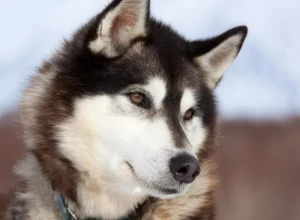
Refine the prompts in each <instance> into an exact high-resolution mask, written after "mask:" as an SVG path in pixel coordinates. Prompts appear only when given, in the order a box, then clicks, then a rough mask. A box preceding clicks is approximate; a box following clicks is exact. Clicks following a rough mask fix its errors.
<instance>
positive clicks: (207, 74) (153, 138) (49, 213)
mask: <svg viewBox="0 0 300 220" xmlns="http://www.w3.org/2000/svg"><path fill="white" fill-rule="evenodd" d="M246 35H247V28H246V27H245V26H239V27H236V28H233V29H230V30H228V31H226V32H225V33H223V34H221V35H219V36H216V37H213V38H210V39H206V40H196V41H188V40H186V39H184V38H183V37H182V36H180V35H179V34H178V33H176V32H175V31H174V30H173V29H172V28H170V27H169V26H167V25H165V24H163V23H161V22H159V21H156V20H155V19H153V18H151V16H150V1H149V0H114V1H113V2H112V3H111V4H109V5H108V6H107V7H106V9H105V10H104V11H102V12H101V13H100V14H98V15H97V16H95V17H94V18H93V19H91V20H90V21H89V22H88V23H86V24H85V25H84V26H83V27H81V28H80V29H79V30H78V31H77V32H76V33H75V34H74V36H73V37H72V39H70V40H68V41H65V43H64V45H63V46H62V48H61V49H60V50H59V51H58V52H57V53H56V54H55V55H54V56H53V57H52V58H51V59H50V60H48V61H46V62H45V63H44V64H43V65H41V67H40V68H39V69H38V71H37V74H36V75H35V76H34V77H33V78H32V82H31V85H30V86H29V88H28V89H27V91H26V92H25V93H24V96H23V99H22V103H21V107H20V109H21V110H20V123H21V126H22V129H23V140H24V142H25V145H26V148H27V151H28V154H27V156H26V158H25V159H24V160H23V161H21V162H20V163H19V164H18V165H17V168H16V173H17V175H18V177H19V180H20V184H19V187H17V189H16V191H15V194H14V198H13V200H12V202H11V205H10V208H9V210H8V212H7V215H6V219H14V220H21V219H22V220H24V219H26V220H27V219H28V220H63V219H65V220H67V219H78V220H79V219H89V218H95V219H109V220H111V219H113V220H118V219H135V220H138V219H141V220H151V219H153V220H161V219H164V220H186V219H205V220H214V219H216V202H215V199H214V194H215V189H216V186H217V182H218V181H217V177H216V159H215V151H216V150H215V147H214V146H215V135H216V120H217V119H216V115H217V110H216V104H215V98H214V90H215V88H216V86H217V85H218V83H219V82H220V80H221V78H222V76H223V73H224V72H225V71H226V69H227V68H228V67H229V65H230V64H231V63H232V62H233V60H234V59H235V58H236V56H237V55H238V53H239V51H240V49H241V47H242V44H243V42H244V40H245V37H246Z"/></svg>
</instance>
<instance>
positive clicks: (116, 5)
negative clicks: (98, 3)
mask: <svg viewBox="0 0 300 220" xmlns="http://www.w3.org/2000/svg"><path fill="white" fill-rule="evenodd" d="M149 8H150V2H149V0H114V1H113V2H112V3H111V4H110V5H108V6H107V8H106V9H105V10H104V12H103V13H102V14H100V16H98V18H97V19H96V21H95V22H96V23H95V25H96V28H95V30H94V31H95V32H96V33H93V37H92V39H91V40H90V41H89V42H88V48H89V49H90V50H91V51H92V52H93V53H95V54H99V53H101V54H103V55H104V56H107V57H116V56H118V55H120V54H122V53H123V52H124V51H126V50H127V49H128V47H129V46H130V45H131V43H132V42H133V41H134V40H135V39H137V38H140V37H145V36H146V35H147V22H148V20H149V13H150V12H149Z"/></svg>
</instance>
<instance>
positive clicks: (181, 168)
mask: <svg viewBox="0 0 300 220" xmlns="http://www.w3.org/2000/svg"><path fill="white" fill-rule="evenodd" d="M188 170H189V165H188V164H184V165H183V166H182V167H179V170H178V171H177V170H175V171H176V172H177V173H181V174H185V173H187V172H188Z"/></svg>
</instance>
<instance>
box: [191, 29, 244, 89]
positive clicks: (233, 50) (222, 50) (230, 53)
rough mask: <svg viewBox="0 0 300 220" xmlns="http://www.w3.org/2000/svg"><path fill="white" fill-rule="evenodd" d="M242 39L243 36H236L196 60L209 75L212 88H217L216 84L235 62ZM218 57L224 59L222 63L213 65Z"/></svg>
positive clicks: (209, 83)
mask: <svg viewBox="0 0 300 220" xmlns="http://www.w3.org/2000/svg"><path fill="white" fill-rule="evenodd" d="M242 38H243V36H242V35H241V34H238V35H234V36H232V37H230V38H228V39H227V40H225V41H224V42H222V43H221V44H220V45H219V46H217V47H216V48H214V49H213V50H211V51H209V52H208V53H206V54H204V55H202V56H200V57H197V58H196V62H198V63H199V64H200V66H201V67H202V68H204V70H205V71H206V72H207V74H208V76H207V80H208V81H207V83H208V85H209V87H210V88H212V89H214V88H215V87H216V84H217V83H218V82H219V80H220V79H221V78H222V76H223V74H224V72H225V71H226V70H227V69H228V67H229V66H230V65H231V63H232V62H233V61H234V59H235V57H236V56H237V53H238V46H239V44H240V43H241V40H242ZM217 57H222V62H220V63H217V64H216V63H213V62H212V60H214V59H215V58H217Z"/></svg>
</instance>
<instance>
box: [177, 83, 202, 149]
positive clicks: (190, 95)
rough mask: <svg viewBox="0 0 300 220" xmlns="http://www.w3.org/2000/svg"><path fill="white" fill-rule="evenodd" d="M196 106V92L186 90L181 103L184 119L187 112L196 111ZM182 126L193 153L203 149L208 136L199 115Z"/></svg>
mask: <svg viewBox="0 0 300 220" xmlns="http://www.w3.org/2000/svg"><path fill="white" fill-rule="evenodd" d="M196 104H197V97H196V96H195V94H194V92H193V91H192V90H191V89H189V88H186V89H185V90H184V92H183V95H182V98H181V103H180V111H181V114H182V117H183V115H184V113H185V112H186V111H187V110H189V109H194V108H195V105H196ZM182 126H183V128H184V131H185V133H186V136H187V139H188V141H189V143H190V145H191V146H192V148H193V151H194V152H198V151H199V149H200V148H201V147H202V145H203V142H204V140H205V138H206V135H207V134H206V129H205V128H204V127H203V124H202V120H201V118H200V117H199V115H196V116H195V117H194V118H193V119H192V120H190V121H188V122H186V123H184V124H183V125H182Z"/></svg>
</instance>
